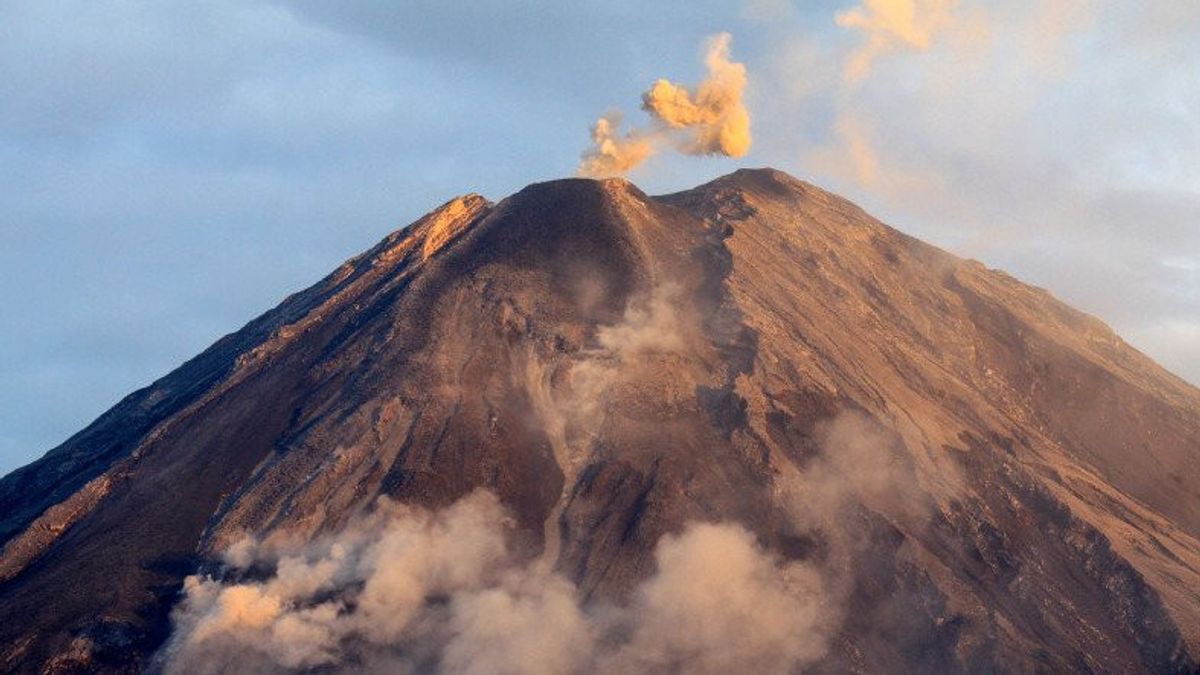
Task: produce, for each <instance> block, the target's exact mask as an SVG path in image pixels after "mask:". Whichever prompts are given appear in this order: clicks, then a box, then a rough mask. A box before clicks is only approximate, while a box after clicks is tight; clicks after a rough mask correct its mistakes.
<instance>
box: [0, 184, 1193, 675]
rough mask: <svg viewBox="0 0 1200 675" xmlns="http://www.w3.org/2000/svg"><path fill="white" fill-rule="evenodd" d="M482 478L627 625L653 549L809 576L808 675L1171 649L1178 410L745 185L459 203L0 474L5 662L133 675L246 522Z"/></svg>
mask: <svg viewBox="0 0 1200 675" xmlns="http://www.w3.org/2000/svg"><path fill="white" fill-rule="evenodd" d="M478 488H487V489H489V490H490V491H492V492H493V493H494V494H495V495H496V496H497V497H498V498H499V500H500V502H501V503H502V504H503V505H504V507H505V508H506V509H507V510H508V511H509V512H510V513H511V514H512V515H513V518H514V520H515V535H514V536H515V537H516V539H517V542H516V546H518V548H520V549H522V550H525V551H528V552H529V555H531V556H536V557H539V558H540V559H542V560H547V561H549V564H550V565H551V566H552V567H553V569H554V570H556V571H557V572H559V573H561V574H562V575H564V576H565V577H566V578H567V579H569V580H570V581H571V582H572V583H573V584H574V585H575V586H576V587H577V588H578V590H579V593H580V596H581V597H582V598H584V599H585V600H586V601H587V602H588V603H589V604H597V603H602V602H603V603H615V604H618V605H619V604H621V603H625V602H628V601H629V598H630V597H631V593H633V592H634V589H635V588H636V587H637V586H638V584H639V583H641V582H642V581H643V580H645V579H646V578H647V577H649V576H650V575H652V574H653V573H654V570H655V564H656V562H655V557H654V551H655V547H656V545H657V544H658V542H659V541H660V539H661V538H662V537H663V536H664V535H668V534H673V533H678V532H679V531H680V530H681V529H682V528H683V527H684V526H685V525H686V524H687V523H689V522H697V521H698V522H736V523H739V524H740V525H741V526H742V527H744V528H746V529H747V530H748V531H749V532H751V533H752V534H753V535H754V538H755V540H756V541H757V542H758V543H759V545H761V546H762V547H763V548H764V549H765V550H767V551H769V552H771V554H772V555H774V556H776V557H778V558H779V559H781V560H797V561H807V562H808V563H811V564H812V565H814V566H815V567H816V568H817V569H819V570H821V573H822V574H823V575H824V578H826V579H828V580H830V581H829V584H830V586H831V587H833V586H836V587H837V590H836V592H833V591H830V594H829V598H831V600H830V601H829V602H830V603H832V604H836V606H837V607H836V608H835V609H836V611H831V612H829V614H828V616H829V617H830V618H829V622H831V623H835V624H836V625H831V626H830V627H829V628H828V632H829V634H830V637H829V639H828V644H827V645H826V646H825V648H824V649H823V653H822V654H821V655H820V656H819V658H814V659H812V660H810V661H808V662H806V663H804V664H802V665H803V666H804V667H805V668H807V669H809V670H812V671H814V672H847V671H849V672H1113V673H1117V672H1119V673H1160V672H1193V671H1194V670H1195V668H1196V657H1197V656H1200V391H1198V390H1197V389H1195V388H1194V387H1192V386H1190V385H1188V384H1186V383H1185V382H1183V381H1182V380H1180V379H1179V378H1176V377H1174V376H1172V375H1171V374H1170V373H1168V372H1166V371H1164V370H1163V369H1162V368H1160V367H1159V366H1157V365H1156V364H1154V363H1153V362H1152V361H1150V360H1149V359H1148V358H1146V357H1145V356H1143V355H1142V354H1140V353H1138V352H1137V351H1136V350H1134V349H1132V348H1131V347H1129V346H1128V345H1126V344H1125V343H1124V342H1123V341H1122V340H1121V339H1120V338H1119V337H1117V336H1116V335H1115V334H1114V333H1113V332H1112V331H1111V330H1109V329H1108V328H1107V327H1106V326H1105V325H1103V324H1102V323H1101V322H1099V321H1097V320H1096V319H1094V318H1091V317H1089V316H1087V315H1084V314H1082V313H1080V312H1078V311H1075V310H1073V309H1071V308H1070V307H1067V306H1066V305H1064V304H1062V303H1061V302H1058V301H1057V300H1055V299H1054V298H1053V297H1051V296H1050V295H1049V294H1048V293H1046V292H1045V291H1043V290H1041V289H1037V288H1034V287H1030V286H1028V285H1025V284H1022V283H1020V282H1018V281H1016V280H1014V279H1012V278H1011V277H1009V276H1007V275H1005V274H1004V273H1002V272H998V271H995V270H989V269H987V268H985V267H983V266H982V265H980V264H979V263H977V262H974V261H966V260H962V259H959V258H956V257H954V256H952V255H950V254H947V253H945V252H943V251H941V250H939V249H936V248H934V247H932V246H929V245H927V244H924V243H922V242H920V241H917V240H915V239H913V238H911V237H907V236H905V235H903V234H901V233H899V232H897V231H895V230H893V229H891V228H889V227H887V226H886V225H884V224H882V223H880V222H878V221H877V220H875V219H873V218H871V217H870V216H869V215H867V214H866V213H864V212H863V211H861V210H860V209H858V208H857V207H855V206H854V205H852V204H850V203H848V202H846V201H845V200H843V199H841V198H839V197H837V196H835V195H832V194H829V193H827V192H824V191H822V190H820V189H818V188H816V187H813V186H811V185H809V184H806V183H804V182H801V181H799V180H796V179H794V178H792V177H790V176H787V175H786V174H783V173H780V172H777V171H773V170H742V171H738V172H736V173H734V174H731V175H729V176H726V177H723V178H720V179H717V180H715V181H713V182H711V183H708V184H706V185H702V186H700V187H697V188H695V189H692V190H688V191H686V192H681V193H677V194H672V195H666V196H661V197H649V196H647V195H645V194H643V193H642V192H641V191H639V190H638V189H637V188H636V187H634V186H633V185H631V184H629V183H628V182H625V181H622V180H607V181H592V180H561V181H553V182H549V183H542V184H536V185H532V186H530V187H528V188H525V189H524V190H522V191H520V192H518V193H517V194H515V195H513V196H511V197H509V198H507V199H505V200H503V201H501V202H499V203H498V204H491V203H489V202H488V201H487V200H485V199H483V198H482V197H479V196H477V195H468V196H465V197H460V198H457V199H455V200H453V201H451V202H449V203H447V204H446V205H444V206H442V207H440V208H439V209H437V210H436V211H433V212H431V213H430V214H429V215H427V216H425V217H424V218H422V219H421V220H419V221H417V222H416V223H414V224H413V225H411V226H409V227H408V228H405V229H403V230H400V231H398V232H396V233H394V234H392V235H390V236H388V237H387V238H386V239H384V240H383V241H382V242H381V243H379V244H378V245H377V246H375V247H374V248H372V249H371V250H369V251H367V252H366V253H364V254H362V255H361V256H359V257H357V258H355V259H353V260H351V261H349V262H347V263H346V264H344V265H342V266H341V267H340V268H338V269H337V270H336V271H335V272H334V273H333V274H331V275H330V276H328V277H326V278H325V279H324V280H322V281H321V282H319V283H318V284H316V285H315V286H313V287H312V288H309V289H308V290H305V291H303V292H301V293H298V294H296V295H294V296H291V297H289V298H288V299H287V300H285V301H284V302H283V303H282V304H281V305H280V306H279V307H277V308H276V309H274V310H272V311H270V312H268V313H267V314H264V315H263V316H262V317H260V318H259V319H256V320H255V321H253V322H251V323H250V324H248V325H247V326H246V327H245V328H243V329H242V330H241V331H239V332H238V333H235V334H233V335H230V336H227V337H226V338H223V339H222V340H220V341H218V342H217V343H216V344H215V345H213V346H212V347H211V348H210V349H208V350H207V351H205V352H204V353H203V354H201V355H199V356H197V357H196V358H195V359H193V360H191V361H189V362H188V363H186V364H184V365H183V366H181V367H180V368H179V369H178V370H176V371H175V372H173V373H171V374H170V375H168V376H166V377H164V378H163V379H162V380H160V381H158V382H156V383H155V384H153V385H152V386H150V387H148V388H146V389H143V390H141V391H139V392H136V393H135V394H132V395H131V396H129V397H128V398H126V399H125V400H123V401H122V402H121V403H119V404H118V405H117V406H116V407H114V408H113V409H112V410H110V411H109V412H107V413H105V414H104V415H103V416H101V417H100V418H99V419H98V420H97V421H96V422H94V423H93V424H92V425H90V426H89V427H88V428H86V429H84V430H83V431H81V432H80V433H79V434H77V435H76V436H74V437H72V438H71V439H69V440H68V441H67V442H66V443H64V444H63V445H62V446H60V447H58V448H56V449H54V450H52V451H51V452H50V453H48V454H47V455H46V456H45V457H44V458H43V459H41V460H39V461H37V462H35V463H33V464H31V465H30V466H28V467H25V468H23V469H20V470H18V471H16V472H14V473H12V474H10V475H9V476H7V477H5V478H4V479H3V480H0V543H2V544H3V545H4V548H3V550H2V553H0V670H13V671H18V672H23V671H29V672H36V671H39V670H48V671H63V672H67V671H72V670H80V669H82V670H95V669H100V670H112V671H126V670H140V669H142V668H145V667H146V666H147V665H148V664H150V661H149V659H150V657H151V655H152V654H153V653H154V652H155V650H157V649H158V648H159V646H160V644H161V643H162V642H163V640H164V639H165V638H166V637H167V635H168V633H169V631H170V622H169V618H168V613H169V611H170V609H171V607H172V605H173V603H175V602H176V600H177V598H178V597H179V590H180V587H181V584H182V583H183V579H184V578H185V577H186V576H187V575H189V574H192V573H194V572H196V570H197V569H204V568H206V566H210V565H211V564H212V561H214V560H215V559H216V556H217V554H218V553H219V552H220V551H222V550H224V549H225V548H227V547H228V546H230V545H232V544H234V543H236V542H237V541H238V540H239V539H240V538H241V537H243V536H245V534H246V533H247V532H249V533H254V534H256V535H258V536H260V537H269V536H271V535H272V534H281V533H283V534H287V535H288V536H299V537H302V538H308V539H311V538H313V537H317V536H318V535H320V534H322V533H328V532H336V531H338V530H339V529H340V528H344V527H346V526H347V523H350V522H352V521H354V519H355V518H357V517H359V516H360V515H361V514H363V513H364V512H366V511H369V510H370V509H371V508H372V506H373V505H374V504H375V502H376V499H377V498H378V497H379V496H381V495H387V496H390V497H392V498H394V499H395V500H397V501H399V502H403V503H406V504H416V505H420V506H424V507H428V508H441V507H445V506H448V505H450V504H452V503H454V502H455V501H456V500H459V499H460V498H462V497H464V496H465V495H468V494H470V493H472V491H474V490H476V489H478ZM281 536H282V534H281ZM682 669H683V670H688V668H686V667H683V668H682Z"/></svg>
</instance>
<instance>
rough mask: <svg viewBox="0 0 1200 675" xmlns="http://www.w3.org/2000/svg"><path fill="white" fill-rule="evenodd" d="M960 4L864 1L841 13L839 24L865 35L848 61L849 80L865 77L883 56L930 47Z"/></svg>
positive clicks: (952, 1)
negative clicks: (935, 36)
mask: <svg viewBox="0 0 1200 675" xmlns="http://www.w3.org/2000/svg"><path fill="white" fill-rule="evenodd" d="M957 5H958V0H862V5H861V6H859V7H855V8H853V9H850V10H847V11H844V12H839V13H838V15H837V17H836V21H837V25H839V26H841V27H843V28H849V29H852V30H859V31H862V32H863V34H864V37H865V42H864V43H863V44H862V45H861V46H860V47H859V48H858V49H857V50H855V51H854V52H853V53H852V54H851V55H850V58H849V59H848V60H847V61H846V64H845V67H844V73H843V74H844V77H845V79H846V81H847V82H851V83H855V82H858V81H860V80H862V79H863V78H864V77H866V75H867V73H869V72H870V70H871V67H872V65H873V64H874V62H875V60H876V59H877V58H879V57H881V56H884V55H887V54H889V53H892V52H895V51H899V50H902V49H911V50H915V51H919V52H923V51H926V50H928V49H929V47H930V45H931V44H932V40H933V36H934V35H935V34H936V33H937V32H938V31H940V30H941V29H942V28H944V27H945V26H946V25H947V24H948V23H949V22H950V19H951V14H952V12H953V11H954V9H955V7H956V6H957Z"/></svg>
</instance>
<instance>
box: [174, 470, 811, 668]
mask: <svg viewBox="0 0 1200 675" xmlns="http://www.w3.org/2000/svg"><path fill="white" fill-rule="evenodd" d="M511 526H512V519H511V518H510V517H509V516H508V514H507V513H506V512H505V511H504V509H503V508H502V507H501V506H500V504H499V502H498V501H497V500H496V498H495V497H494V496H492V495H491V494H490V493H488V492H476V493H474V494H472V495H470V496H468V497H465V498H464V499H462V500H461V501H459V502H457V503H456V504H454V505H452V506H450V507H448V508H446V509H445V510H442V511H436V512H434V511H426V510H421V509H415V508H410V507H405V506H402V505H398V504H395V503H393V502H390V501H387V500H383V501H381V502H380V503H379V504H378V505H377V508H376V509H375V510H374V511H373V512H372V513H371V514H370V515H369V516H367V517H365V518H362V519H360V520H358V521H356V522H354V523H352V524H351V525H350V526H348V527H346V528H345V529H344V530H342V531H341V532H339V533H337V534H335V535H331V536H327V537H324V538H322V539H320V540H317V541H314V542H311V543H307V544H297V545H294V546H286V545H273V546H267V545H263V544H260V543H258V542H256V541H254V540H247V541H245V542H243V543H240V544H239V545H237V546H235V547H233V548H232V549H231V552H230V555H229V556H227V559H226V565H227V568H226V570H225V572H224V574H223V575H222V577H223V578H218V577H214V576H207V575H198V576H193V577H189V578H188V579H187V582H186V584H185V599H184V600H183V602H182V603H181V604H180V606H179V608H178V609H177V610H176V611H175V613H174V615H173V621H174V626H175V630H174V633H173V635H172V637H171V639H170V641H169V642H168V644H167V645H166V646H165V647H164V650H163V652H162V653H161V654H160V659H161V660H162V662H163V664H164V670H165V671H166V672H167V673H233V672H236V673H285V672H295V671H302V670H307V669H312V668H321V669H322V670H327V671H330V672H342V671H345V672H348V671H355V672H400V673H404V672H416V671H421V672H429V671H433V672H441V673H513V674H516V673H530V674H544V675H553V674H559V673H579V672H602V673H628V672H657V673H667V672H689V673H726V672H763V673H785V672H791V671H794V670H795V669H796V668H798V667H802V666H804V665H806V664H809V663H812V662H813V661H815V660H816V659H818V658H820V657H821V656H822V655H823V654H824V651H825V643H826V635H825V633H824V632H823V630H824V629H823V626H825V625H827V622H826V621H824V620H823V619H824V612H825V611H826V609H825V607H824V605H823V596H822V587H821V583H820V579H819V577H818V575H817V573H816V572H815V571H814V570H813V569H812V568H811V567H809V566H807V565H805V564H803V563H783V562H781V561H779V560H778V559H776V558H775V557H774V556H772V555H771V554H769V553H768V552H766V551H765V550H763V549H762V548H761V547H759V546H758V545H757V544H756V543H755V540H754V538H753V536H752V535H751V534H750V533H748V532H747V531H745V530H744V529H743V528H741V527H740V526H738V525H734V524H692V525H689V526H688V527H686V528H685V529H684V531H683V532H682V533H680V534H679V535H677V536H667V537H664V538H663V540H662V541H661V542H660V543H659V545H658V547H657V550H656V553H655V560H656V563H657V572H656V573H655V574H654V575H653V576H652V577H650V578H649V579H648V580H647V581H646V582H644V583H643V584H642V585H641V586H640V587H639V588H638V589H637V590H636V591H635V593H634V595H633V598H632V600H631V601H630V603H629V604H628V605H626V606H622V607H607V608H605V607H595V608H593V607H588V606H585V605H584V604H583V603H582V602H581V601H580V594H579V592H578V590H577V589H576V588H575V586H574V585H573V584H572V583H570V582H569V581H568V580H567V579H565V578H564V577H562V576H560V575H557V574H553V573H548V572H546V571H545V570H544V568H543V567H542V566H540V565H537V564H536V563H535V562H533V561H530V560H529V559H528V558H523V557H522V556H520V555H519V552H517V551H513V550H512V549H511V548H510V547H509V545H508V539H507V537H506V533H507V532H508V531H509V529H510V528H511ZM264 570H266V572H265V573H264V572H263V571H264ZM256 573H257V576H256ZM239 577H240V579H239Z"/></svg>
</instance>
